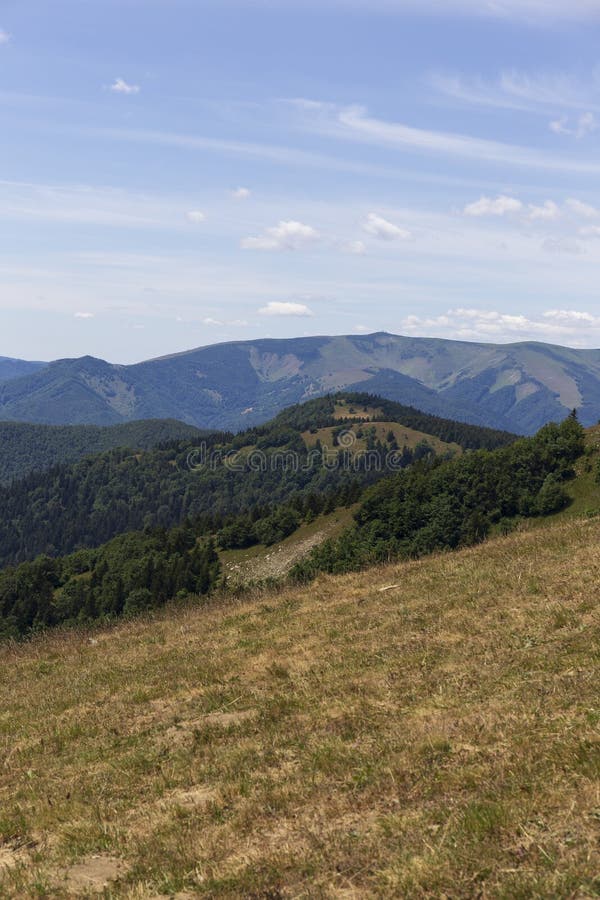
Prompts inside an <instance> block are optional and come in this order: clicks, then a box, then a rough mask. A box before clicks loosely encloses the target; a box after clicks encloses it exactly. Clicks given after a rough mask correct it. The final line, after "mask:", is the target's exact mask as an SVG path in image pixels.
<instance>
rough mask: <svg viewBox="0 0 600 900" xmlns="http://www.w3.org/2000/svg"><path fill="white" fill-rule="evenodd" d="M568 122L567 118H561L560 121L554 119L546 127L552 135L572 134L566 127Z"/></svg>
mask: <svg viewBox="0 0 600 900" xmlns="http://www.w3.org/2000/svg"><path fill="white" fill-rule="evenodd" d="M568 121H569V119H568V118H567V116H563V117H562V118H561V119H555V120H554V121H552V122H550V124H549V126H548V127H549V128H550V131H553V132H554V134H572V133H573V132H572V131H571V129H570V128H568V127H567V122H568Z"/></svg>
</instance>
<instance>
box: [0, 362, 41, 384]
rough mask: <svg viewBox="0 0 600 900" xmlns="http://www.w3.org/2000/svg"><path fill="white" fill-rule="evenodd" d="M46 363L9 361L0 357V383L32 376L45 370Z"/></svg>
mask: <svg viewBox="0 0 600 900" xmlns="http://www.w3.org/2000/svg"><path fill="white" fill-rule="evenodd" d="M46 365H47V363H42V362H27V361H26V360H24V359H10V358H9V357H6V356H0V383H2V382H3V381H12V380H13V379H14V378H22V377H23V376H24V375H32V374H33V373H34V372H37V371H38V370H40V369H43V368H45V366H46Z"/></svg>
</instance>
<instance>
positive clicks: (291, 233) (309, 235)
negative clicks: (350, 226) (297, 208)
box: [241, 219, 319, 250]
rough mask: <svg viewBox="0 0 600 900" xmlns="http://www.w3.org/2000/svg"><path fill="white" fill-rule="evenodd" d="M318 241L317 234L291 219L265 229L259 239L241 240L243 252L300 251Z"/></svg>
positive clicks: (307, 226) (248, 238)
mask: <svg viewBox="0 0 600 900" xmlns="http://www.w3.org/2000/svg"><path fill="white" fill-rule="evenodd" d="M318 240H319V232H318V231H316V230H315V229H314V228H312V227H311V226H310V225H304V224H303V223H302V222H296V221H294V220H293V219H292V220H289V221H282V222H280V223H279V224H278V225H275V227H274V228H267V229H266V231H265V233H264V234H263V235H261V236H260V237H247V238H243V239H242V242H241V247H242V249H243V250H301V249H302V248H303V247H307V246H309V245H310V244H313V243H315V241H318Z"/></svg>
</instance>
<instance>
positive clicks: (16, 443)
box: [0, 419, 203, 484]
mask: <svg viewBox="0 0 600 900" xmlns="http://www.w3.org/2000/svg"><path fill="white" fill-rule="evenodd" d="M202 434H203V432H201V431H199V429H197V428H194V426H193V425H185V424H184V423H183V422H177V421H175V420H174V419H173V420H171V419H147V420H142V421H139V422H128V423H126V424H124V425H112V426H108V427H101V426H99V425H30V424H28V423H26V422H0V484H7V483H10V482H11V481H14V480H16V479H19V478H23V477H24V476H25V475H28V474H29V473H30V472H42V471H44V469H49V468H51V467H52V466H55V465H58V464H61V463H69V462H74V461H75V460H77V459H81V458H82V457H84V456H88V455H91V454H93V453H101V452H103V451H105V450H111V449H114V448H116V447H129V448H131V449H133V450H150V449H151V448H152V447H156V446H158V445H159V444H164V443H167V442H168V441H175V440H178V441H181V440H189V441H193V440H197V439H199V438H201V437H202Z"/></svg>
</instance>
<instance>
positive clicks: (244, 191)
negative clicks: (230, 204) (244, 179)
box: [231, 187, 251, 200]
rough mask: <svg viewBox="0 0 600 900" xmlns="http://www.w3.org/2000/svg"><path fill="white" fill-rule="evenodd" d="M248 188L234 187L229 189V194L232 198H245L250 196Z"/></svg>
mask: <svg viewBox="0 0 600 900" xmlns="http://www.w3.org/2000/svg"><path fill="white" fill-rule="evenodd" d="M250 193H251V192H250V190H249V189H248V188H245V187H239V188H235V190H233V191H231V196H232V197H233V199H234V200H247V199H248V197H249V196H250Z"/></svg>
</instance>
